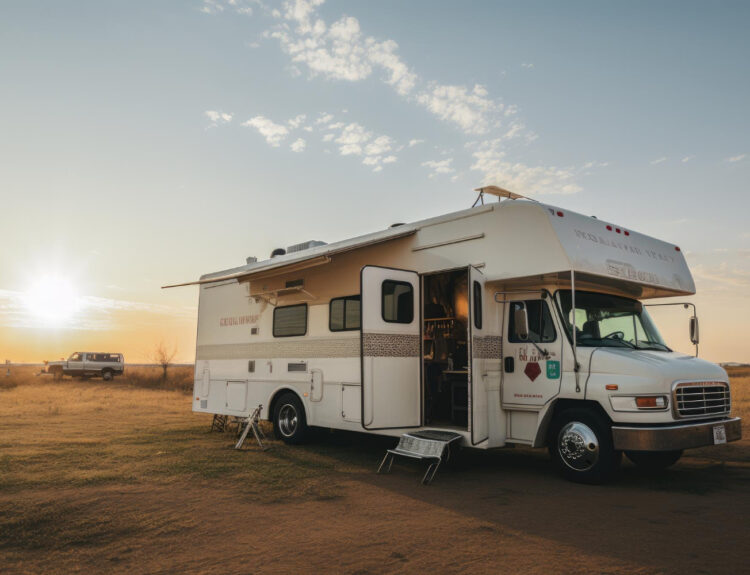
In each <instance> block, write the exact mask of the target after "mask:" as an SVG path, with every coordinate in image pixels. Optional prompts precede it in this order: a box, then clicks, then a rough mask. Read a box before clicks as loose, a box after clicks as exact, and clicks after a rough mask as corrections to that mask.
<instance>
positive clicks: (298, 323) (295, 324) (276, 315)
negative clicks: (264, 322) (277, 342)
mask: <svg viewBox="0 0 750 575" xmlns="http://www.w3.org/2000/svg"><path fill="white" fill-rule="evenodd" d="M306 333H307V304H306V303H303V304H298V305H289V306H285V307H277V308H276V309H274V310H273V336H274V337H289V336H293V335H305V334H306Z"/></svg>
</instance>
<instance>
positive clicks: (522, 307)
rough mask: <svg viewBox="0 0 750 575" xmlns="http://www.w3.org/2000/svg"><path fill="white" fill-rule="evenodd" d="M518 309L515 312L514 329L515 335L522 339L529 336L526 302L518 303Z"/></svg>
mask: <svg viewBox="0 0 750 575" xmlns="http://www.w3.org/2000/svg"><path fill="white" fill-rule="evenodd" d="M516 305H517V306H519V307H517V308H516V310H515V311H514V312H513V331H514V335H515V336H516V337H517V338H518V339H521V340H526V339H528V338H529V314H528V313H527V312H526V304H525V303H517V304H516Z"/></svg>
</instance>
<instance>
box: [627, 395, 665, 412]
mask: <svg viewBox="0 0 750 575" xmlns="http://www.w3.org/2000/svg"><path fill="white" fill-rule="evenodd" d="M635 404H636V405H637V406H638V408H639V409H661V408H664V407H666V406H667V400H666V399H665V398H664V396H663V395H656V396H655V395H649V396H646V397H636V398H635Z"/></svg>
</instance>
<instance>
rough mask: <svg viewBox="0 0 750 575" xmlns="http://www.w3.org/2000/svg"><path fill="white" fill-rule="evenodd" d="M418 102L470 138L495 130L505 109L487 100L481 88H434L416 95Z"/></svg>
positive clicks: (485, 92)
mask: <svg viewBox="0 0 750 575" xmlns="http://www.w3.org/2000/svg"><path fill="white" fill-rule="evenodd" d="M417 102H419V103H420V104H422V105H423V106H424V107H425V108H427V109H428V110H429V111H430V112H432V113H433V114H435V115H436V116H437V117H438V118H440V119H441V120H443V121H445V122H449V123H452V124H455V125H456V126H458V127H459V128H461V130H463V131H464V132H466V133H467V134H484V133H486V132H488V131H489V130H490V128H493V127H495V124H496V122H493V116H494V115H495V113H498V112H500V111H501V110H502V105H501V104H499V103H496V102H494V101H493V100H491V99H490V98H488V97H487V89H486V88H484V86H481V85H479V84H477V85H475V86H474V88H472V89H471V90H469V89H468V88H467V87H466V86H446V85H437V84H436V85H433V86H432V87H431V88H430V89H429V90H428V91H425V92H422V93H420V94H418V95H417Z"/></svg>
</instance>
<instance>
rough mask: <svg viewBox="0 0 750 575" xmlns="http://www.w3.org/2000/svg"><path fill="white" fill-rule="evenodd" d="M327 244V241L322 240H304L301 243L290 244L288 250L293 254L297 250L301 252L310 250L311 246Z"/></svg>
mask: <svg viewBox="0 0 750 575" xmlns="http://www.w3.org/2000/svg"><path fill="white" fill-rule="evenodd" d="M324 245H326V243H325V242H320V241H318V240H310V241H308V242H302V243H301V244H294V245H293V246H289V247H288V248H287V249H286V251H287V252H289V253H290V254H293V253H295V252H301V251H304V250H309V249H311V248H316V247H318V246H324Z"/></svg>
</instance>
